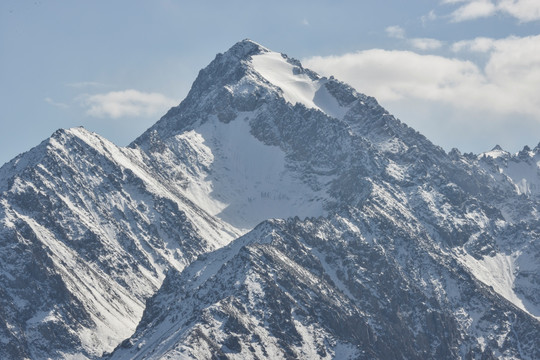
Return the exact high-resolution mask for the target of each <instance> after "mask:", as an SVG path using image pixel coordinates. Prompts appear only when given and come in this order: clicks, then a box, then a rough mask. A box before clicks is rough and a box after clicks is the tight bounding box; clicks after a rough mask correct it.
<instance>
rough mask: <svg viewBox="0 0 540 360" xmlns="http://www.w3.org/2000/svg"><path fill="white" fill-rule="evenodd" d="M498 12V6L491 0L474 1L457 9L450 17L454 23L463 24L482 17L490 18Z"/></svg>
mask: <svg viewBox="0 0 540 360" xmlns="http://www.w3.org/2000/svg"><path fill="white" fill-rule="evenodd" d="M496 11H497V8H496V6H495V5H494V4H493V3H492V2H491V1H489V0H474V1H470V2H469V3H467V4H466V5H462V6H460V7H459V8H457V9H456V10H455V11H454V12H453V13H452V14H451V15H450V16H451V18H452V21H455V22H461V21H466V20H473V19H478V18H482V17H489V16H492V15H494V14H495V12H496Z"/></svg>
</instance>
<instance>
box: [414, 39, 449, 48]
mask: <svg viewBox="0 0 540 360" xmlns="http://www.w3.org/2000/svg"><path fill="white" fill-rule="evenodd" d="M409 43H410V44H411V45H412V46H413V47H414V48H416V49H418V50H436V49H440V48H441V47H442V46H443V42H442V41H440V40H437V39H430V38H415V39H410V40H409Z"/></svg>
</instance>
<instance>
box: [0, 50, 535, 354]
mask: <svg viewBox="0 0 540 360" xmlns="http://www.w3.org/2000/svg"><path fill="white" fill-rule="evenodd" d="M494 151H495V152H501V151H502V150H501V149H494ZM535 151H536V150H534V151H533V150H530V149H529V150H528V151H525V150H524V154H521V153H520V154H519V155H516V156H512V155H510V154H506V153H505V154H503V155H504V156H498V155H497V154H498V153H497V154H495V153H494V152H490V153H486V154H482V155H480V156H474V155H472V154H461V153H460V152H459V151H457V150H453V151H452V152H450V153H449V154H446V153H445V152H444V151H443V150H442V149H441V148H440V147H437V146H435V145H433V144H432V143H431V142H429V140H427V139H426V138H425V137H424V136H422V135H421V134H419V133H418V132H416V131H414V130H413V129H411V128H409V127H408V126H406V125H405V124H403V123H401V122H400V121H399V120H398V119H396V118H394V117H393V116H392V115H390V114H389V113H388V112H387V111H386V110H384V109H383V108H382V107H381V106H380V105H379V104H378V103H377V102H376V100H375V99H373V98H370V97H368V96H365V95H363V94H359V93H358V92H356V91H355V90H354V89H352V88H351V87H349V86H348V85H346V84H344V83H342V82H339V81H338V80H336V79H334V78H324V77H320V76H319V75H317V74H316V73H314V72H312V71H310V70H309V69H305V68H303V67H302V65H301V64H300V63H299V62H298V61H297V60H294V59H291V58H289V57H287V56H285V55H282V54H279V53H275V52H272V51H270V50H269V49H266V48H264V47H262V46H260V45H258V44H256V43H254V42H252V41H250V40H244V41H242V42H239V43H238V44H236V45H234V46H233V47H232V48H231V49H230V50H229V51H227V52H226V53H224V54H219V55H218V56H217V57H216V59H215V60H214V61H213V62H212V63H211V64H210V65H209V66H208V67H206V68H205V69H203V70H201V72H200V73H199V76H198V77H197V79H196V80H195V82H194V84H193V87H192V89H191V91H190V93H189V94H188V96H187V97H186V99H185V100H184V101H183V102H182V103H181V104H180V105H179V106H177V107H175V108H172V109H171V110H170V111H169V112H168V113H167V114H166V115H165V116H164V117H163V118H162V119H161V120H159V121H158V122H157V123H156V124H155V125H154V126H152V127H151V128H150V129H148V130H147V131H146V132H145V133H144V134H142V135H141V136H140V137H139V138H138V139H136V140H135V141H134V142H133V143H132V144H131V145H130V147H129V148H118V147H116V146H114V145H113V144H111V143H109V142H108V141H106V140H105V139H102V138H100V137H99V136H97V135H95V134H92V133H89V132H87V131H85V130H83V129H71V130H66V131H59V132H58V133H56V134H54V135H53V136H52V137H51V138H50V139H49V140H47V141H46V142H44V143H43V144H41V145H40V146H39V147H38V148H36V149H33V150H31V151H30V152H29V153H26V154H23V155H21V156H19V157H18V158H16V159H14V160H13V161H12V162H10V163H8V164H6V165H4V167H2V169H1V170H0V180H1V181H0V190H1V191H2V195H1V198H0V210H1V213H2V219H3V222H2V223H1V224H2V227H1V228H0V233H1V234H2V236H1V237H0V239H1V241H2V248H3V249H4V250H3V251H2V252H1V254H0V256H2V257H5V259H3V260H2V262H1V264H2V266H3V269H2V277H1V278H0V281H2V282H3V285H5V286H2V289H3V290H2V291H3V293H2V294H1V300H0V301H2V307H1V311H2V314H1V317H2V319H5V321H4V323H5V326H4V328H3V329H0V334H2V335H3V337H4V341H3V342H2V344H4V345H0V346H5V347H4V349H5V351H6V353H8V354H10V355H11V356H12V358H20V357H25V356H27V357H46V356H51V357H62V356H66V355H75V354H79V355H83V356H86V357H90V358H95V357H98V356H100V355H102V353H103V351H105V352H110V351H112V349H113V348H114V347H115V346H116V345H118V344H119V343H120V342H121V340H122V339H125V338H128V337H130V335H131V334H132V333H133V331H134V330H135V327H137V330H136V332H135V333H134V334H133V336H131V337H130V338H129V339H127V340H125V341H123V342H122V344H121V345H120V346H119V347H117V349H116V350H115V351H114V352H113V353H112V354H111V355H110V356H111V357H112V358H115V359H116V358H156V359H158V358H184V357H185V358H212V357H216V358H310V359H311V358H366V359H372V358H381V359H382V358H389V359H390V358H400V357H404V358H418V359H423V358H478V359H480V358H523V359H534V358H539V357H540V353H538V349H539V348H540V342H539V340H538V339H539V338H540V336H539V335H540V321H539V319H540V300H539V299H540V288H539V284H540V269H539V266H540V261H539V259H540V252H539V250H538V249H539V248H538V239H539V238H540V234H539V230H538V229H540V216H539V215H538V214H539V212H538V209H539V207H540V198H538V196H537V194H536V192H535V191H536V190H535V189H536V187H535V186H536V185H535V184H536V183H540V180H539V179H540V177H538V172H537V171H538V164H536V162H537V160H538V159H536V157H537V155H538V151H536V152H535ZM525 153H526V154H525ZM522 158H523V159H522ZM514 163H516V164H518V165H514ZM516 168H519V171H518V170H516ZM522 168H526V169H528V170H527V171H528V172H527V176H526V179H525V182H523V181H521V180H522V179H520V178H519V176H520V174H523V171H525V170H523V171H522ZM535 171H536V173H535ZM518 173H519V174H518ZM516 174H518V175H516ZM268 219H275V220H268ZM280 219H281V220H280ZM261 222H262V223H261ZM258 224H260V225H258ZM241 235H243V236H241ZM231 241H232V242H231ZM227 244H228V245H227ZM13 249H15V250H13ZM195 259H196V260H195ZM13 264H14V265H13ZM186 266H187V267H186ZM21 269H24V270H21ZM165 273H166V274H167V275H166V278H165V281H164V282H163V285H161V283H162V281H163V279H164V276H165ZM30 284H32V285H30ZM158 289H159V291H158ZM154 294H155V295H154ZM37 296H39V298H40V301H36V300H35V299H36V297H37ZM33 299H34V300H33ZM146 299H149V300H147V301H146V303H145V300H146ZM143 310H144V315H142V320H140V319H141V313H142V312H143ZM139 320H140V322H139ZM137 324H138V325H137ZM107 356H109V355H107Z"/></svg>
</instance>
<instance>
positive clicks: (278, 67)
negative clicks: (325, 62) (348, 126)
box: [251, 51, 348, 119]
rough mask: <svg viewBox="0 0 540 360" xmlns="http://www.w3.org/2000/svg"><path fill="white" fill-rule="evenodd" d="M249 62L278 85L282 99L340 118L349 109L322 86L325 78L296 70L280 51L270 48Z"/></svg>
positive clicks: (267, 78)
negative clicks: (314, 78) (313, 77)
mask: <svg viewBox="0 0 540 360" xmlns="http://www.w3.org/2000/svg"><path fill="white" fill-rule="evenodd" d="M251 63H252V65H253V67H254V69H255V71H257V72H258V73H259V74H260V75H262V77H263V78H265V79H266V80H267V81H268V82H270V83H271V84H273V85H275V86H277V87H278V88H280V89H281V90H282V95H283V98H284V99H285V100H286V101H288V102H289V103H291V104H293V105H295V104H297V103H299V104H303V105H304V106H306V107H307V108H311V109H317V110H320V111H322V112H324V113H325V114H327V115H329V116H332V117H335V118H339V119H341V118H343V116H344V115H345V113H346V112H347V110H348V108H347V107H342V106H340V105H339V103H338V101H337V100H336V99H335V98H334V97H333V96H332V95H331V94H330V93H329V92H328V90H327V89H326V87H325V86H324V84H325V83H326V82H327V81H328V80H326V79H325V78H319V79H316V80H313V79H311V78H310V77H309V76H308V75H306V74H305V73H302V72H300V71H298V70H299V68H298V67H295V66H294V65H293V64H291V63H289V62H287V60H286V59H285V58H284V57H283V56H282V55H281V54H280V53H277V52H272V51H269V52H265V53H263V54H260V55H255V56H253V57H252V60H251Z"/></svg>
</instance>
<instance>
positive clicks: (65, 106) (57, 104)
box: [44, 97, 69, 109]
mask: <svg viewBox="0 0 540 360" xmlns="http://www.w3.org/2000/svg"><path fill="white" fill-rule="evenodd" d="M44 100H45V102H46V103H48V104H51V105H52V106H56V107H58V108H61V109H67V108H68V107H69V105H68V104H64V103H61V102H56V101H54V100H53V99H51V98H50V97H46V98H45V99H44Z"/></svg>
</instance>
